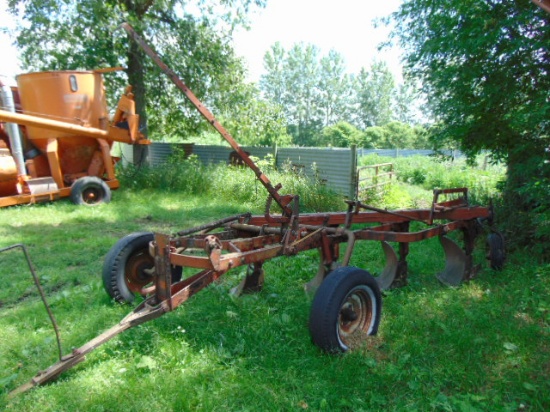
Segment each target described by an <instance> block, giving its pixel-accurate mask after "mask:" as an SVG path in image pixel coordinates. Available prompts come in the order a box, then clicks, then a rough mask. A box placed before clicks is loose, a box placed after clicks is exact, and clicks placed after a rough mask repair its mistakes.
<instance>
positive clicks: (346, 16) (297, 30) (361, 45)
mask: <svg viewBox="0 0 550 412" xmlns="http://www.w3.org/2000/svg"><path fill="white" fill-rule="evenodd" d="M401 3H402V0H384V1H368V0H338V1H334V0H331V1H328V0H267V7H266V8H265V9H262V10H260V11H259V12H258V13H256V14H255V15H252V18H253V23H252V25H251V30H250V31H245V30H239V31H238V32H237V33H236V34H235V36H234V39H235V44H234V47H235V51H236V52H237V54H239V55H241V56H243V57H245V59H246V61H247V63H248V69H249V76H250V78H251V80H258V79H259V76H260V75H261V74H262V73H263V57H264V55H265V53H266V52H267V51H268V50H269V49H270V47H271V46H272V45H273V44H274V43H275V42H277V41H279V42H280V43H281V45H282V46H283V48H285V49H286V50H289V49H290V48H291V47H292V46H293V45H294V44H296V43H300V42H304V43H309V44H314V45H316V46H317V47H319V48H320V50H321V55H322V56H324V55H326V54H328V52H329V50H330V49H334V50H336V51H337V52H339V53H340V54H341V55H342V56H343V57H344V60H345V62H346V66H347V68H348V72H350V73H358V72H359V70H360V69H361V67H365V68H368V67H370V65H371V63H372V62H373V60H375V59H377V60H383V61H386V62H387V63H388V65H389V66H390V68H392V71H393V72H394V74H395V75H396V76H397V77H398V78H399V77H400V75H401V72H400V67H401V66H400V64H399V51H398V50H396V49H394V50H391V51H384V52H379V51H378V45H379V44H380V43H381V42H383V41H385V40H387V38H388V35H389V33H390V29H389V28H387V27H379V28H374V26H373V23H372V20H373V19H375V18H380V17H385V16H387V15H389V14H391V13H392V12H393V11H396V10H397V9H398V8H399V6H400V4H401Z"/></svg>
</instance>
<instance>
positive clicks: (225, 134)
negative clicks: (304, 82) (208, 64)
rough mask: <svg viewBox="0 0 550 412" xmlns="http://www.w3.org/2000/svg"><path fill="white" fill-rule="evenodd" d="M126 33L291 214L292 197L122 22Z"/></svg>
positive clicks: (130, 27)
mask: <svg viewBox="0 0 550 412" xmlns="http://www.w3.org/2000/svg"><path fill="white" fill-rule="evenodd" d="M120 27H122V28H123V29H124V30H126V32H127V33H128V35H129V36H130V37H131V38H132V39H133V40H134V41H135V42H136V43H137V44H138V45H139V46H140V47H141V49H142V50H143V51H144V52H145V53H146V54H147V55H148V56H149V57H150V58H151V59H152V60H153V61H154V62H155V63H156V64H157V66H158V67H159V68H160V69H161V70H162V71H163V72H164V74H166V75H167V76H168V78H169V79H170V80H171V81H172V83H174V84H175V85H176V87H178V89H180V90H181V91H182V92H183V94H184V95H185V97H187V99H188V100H189V101H190V102H191V103H192V104H193V105H194V106H195V107H196V109H197V110H198V111H199V113H200V114H201V115H202V116H203V117H204V118H205V119H206V120H207V121H208V123H210V124H211V125H212V127H214V129H216V131H217V132H218V133H219V134H220V136H221V137H223V138H224V139H225V140H226V141H227V142H228V143H229V144H230V145H231V147H232V148H233V150H235V151H236V152H237V153H238V155H239V156H240V157H241V159H242V160H243V162H245V163H246V165H247V166H248V167H249V168H250V169H252V171H253V172H254V174H255V175H256V177H257V178H258V180H260V182H261V183H262V185H263V186H264V187H265V188H266V189H267V191H268V193H269V194H270V195H271V196H272V197H273V199H275V201H276V202H277V204H278V205H279V206H280V207H281V209H282V210H283V212H284V214H285V215H287V216H290V215H291V212H292V211H291V210H290V208H289V207H288V204H289V202H290V201H291V200H292V198H289V197H287V196H281V195H280V194H279V192H278V191H277V189H275V187H273V185H272V184H271V181H270V180H269V178H268V177H267V176H266V175H265V174H264V173H263V172H262V171H261V170H260V168H259V167H258V166H257V165H256V164H255V163H254V161H252V159H251V158H250V157H249V156H248V154H247V153H246V152H245V151H244V150H243V149H242V148H241V146H240V145H239V144H238V143H237V142H236V141H235V139H233V137H232V136H231V135H230V134H229V132H228V131H227V130H226V129H225V128H224V127H223V126H222V125H221V124H220V123H219V122H218V121H217V120H216V118H215V117H214V115H213V114H212V113H211V112H210V111H209V110H208V109H207V108H206V107H205V106H204V105H203V104H202V103H201V102H200V100H199V99H197V97H196V96H195V95H194V94H193V92H192V91H191V90H190V89H189V88H188V87H187V86H186V85H185V83H184V82H183V81H182V80H181V79H180V78H179V77H178V75H177V74H176V73H175V72H174V71H173V70H172V69H170V68H169V67H168V66H167V65H166V64H165V63H164V62H163V61H162V60H161V59H160V57H159V55H158V54H157V53H156V52H154V51H153V49H151V47H149V45H148V44H147V43H145V41H144V40H143V39H142V38H141V36H139V35H138V34H137V33H136V31H135V30H134V29H133V27H132V26H130V25H129V24H128V23H122V24H121V25H120Z"/></svg>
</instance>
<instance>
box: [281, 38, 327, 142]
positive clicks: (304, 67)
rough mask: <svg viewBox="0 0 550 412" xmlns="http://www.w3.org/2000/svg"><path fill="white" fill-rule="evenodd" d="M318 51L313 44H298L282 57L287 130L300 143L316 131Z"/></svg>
mask: <svg viewBox="0 0 550 412" xmlns="http://www.w3.org/2000/svg"><path fill="white" fill-rule="evenodd" d="M318 54H319V50H318V48H317V47H315V46H313V45H311V44H309V45H305V44H303V43H301V44H295V45H294V46H293V47H292V48H291V49H290V51H289V52H288V56H287V59H286V72H287V75H286V80H287V86H286V90H287V92H286V93H285V95H284V100H283V104H284V107H285V108H286V110H287V117H288V120H289V130H290V132H291V134H292V135H293V136H294V141H295V143H297V144H300V145H309V144H310V143H311V142H312V139H313V138H314V135H315V133H316V132H318V131H319V130H320V124H321V120H320V117H319V91H318V88H317V85H318V76H319V61H318V57H317V56H318Z"/></svg>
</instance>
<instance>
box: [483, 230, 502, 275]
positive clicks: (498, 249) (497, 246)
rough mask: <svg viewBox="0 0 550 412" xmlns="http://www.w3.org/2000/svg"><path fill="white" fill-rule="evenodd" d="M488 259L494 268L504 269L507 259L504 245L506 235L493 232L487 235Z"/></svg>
mask: <svg viewBox="0 0 550 412" xmlns="http://www.w3.org/2000/svg"><path fill="white" fill-rule="evenodd" d="M487 248H488V253H487V259H488V260H489V263H490V265H491V269H493V270H502V268H503V266H504V261H505V260H506V250H505V247H504V236H502V235H501V234H500V233H496V232H495V233H491V234H489V236H487Z"/></svg>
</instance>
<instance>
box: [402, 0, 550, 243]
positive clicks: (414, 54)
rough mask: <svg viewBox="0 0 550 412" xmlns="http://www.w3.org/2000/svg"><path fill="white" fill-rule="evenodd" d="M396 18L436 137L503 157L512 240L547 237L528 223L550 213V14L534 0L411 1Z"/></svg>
mask: <svg viewBox="0 0 550 412" xmlns="http://www.w3.org/2000/svg"><path fill="white" fill-rule="evenodd" d="M393 20H395V21H396V25H395V27H396V32H395V33H396V35H397V36H398V41H399V42H400V43H401V45H402V47H403V48H404V49H405V58H406V62H407V68H408V71H409V72H410V73H411V74H412V75H414V76H415V77H416V78H417V79H419V80H420V81H422V83H423V85H424V91H425V92H426V93H427V95H428V97H429V102H430V106H431V109H432V111H433V113H434V115H435V116H436V118H437V119H438V120H439V138H440V139H445V138H447V139H448V138H450V139H453V140H455V141H457V142H459V145H460V148H461V150H463V151H465V152H466V153H468V154H470V155H473V154H475V153H477V152H479V151H480V150H489V151H491V152H492V153H493V155H494V156H495V157H496V158H500V159H503V160H504V161H506V163H507V167H508V173H507V181H506V187H505V199H506V200H505V204H506V205H507V206H508V207H509V208H510V210H509V211H508V212H507V213H509V214H512V213H513V214H514V216H516V218H515V219H514V222H521V226H523V227H518V230H517V231H516V232H515V233H514V235H513V237H514V238H516V239H518V240H521V239H523V240H525V241H527V240H532V238H531V239H530V237H531V234H532V233H535V236H539V240H540V239H542V240H543V242H545V243H548V242H547V240H548V239H550V236H548V235H549V233H541V231H540V228H538V227H534V228H533V226H531V224H532V223H533V220H534V218H533V216H534V215H533V212H534V211H536V212H537V213H543V214H546V216H547V217H550V213H549V210H550V205H549V200H548V197H547V196H546V193H548V182H549V176H550V170H549V167H550V165H549V164H548V163H545V161H544V160H545V157H547V154H546V153H545V148H546V147H548V145H549V132H550V122H549V121H548V119H549V118H550V104H549V91H550V76H549V73H550V54H549V49H548V45H549V44H550V15H549V14H546V13H545V12H544V11H543V10H541V9H539V8H537V7H536V6H535V5H534V4H533V3H532V2H530V1H528V0H520V1H514V2H511V1H502V0H486V1H479V0H463V1H460V2H456V1H451V0H441V1H438V2H434V1H431V0H406V1H405V2H404V3H403V4H402V6H401V8H400V9H399V11H397V12H396V13H395V14H394V15H393ZM526 187H527V188H529V190H530V191H529V196H526V193H525V188H526ZM514 222H509V225H511V224H512V223H514ZM520 238H521V239H520Z"/></svg>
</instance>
